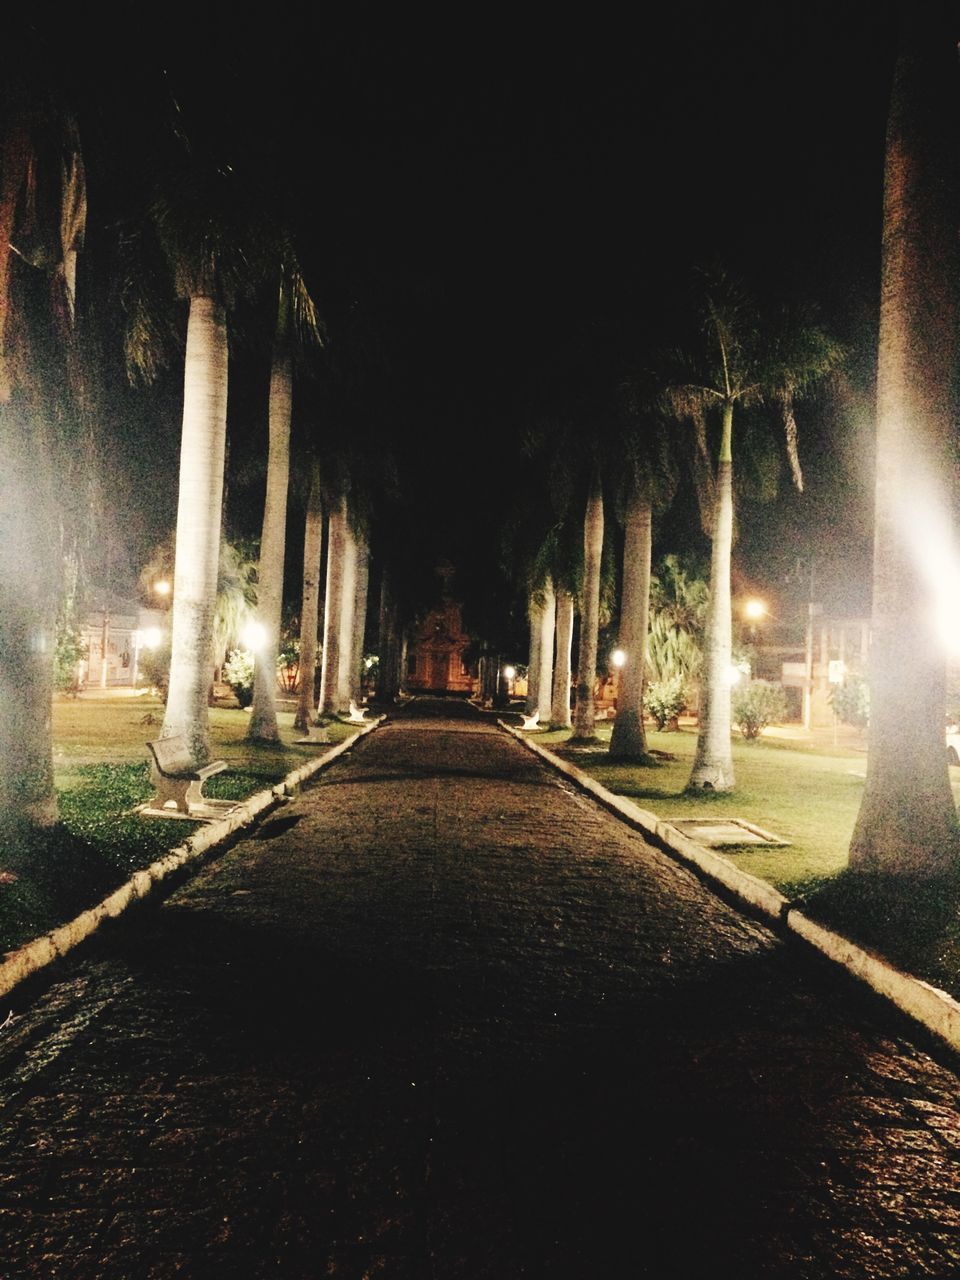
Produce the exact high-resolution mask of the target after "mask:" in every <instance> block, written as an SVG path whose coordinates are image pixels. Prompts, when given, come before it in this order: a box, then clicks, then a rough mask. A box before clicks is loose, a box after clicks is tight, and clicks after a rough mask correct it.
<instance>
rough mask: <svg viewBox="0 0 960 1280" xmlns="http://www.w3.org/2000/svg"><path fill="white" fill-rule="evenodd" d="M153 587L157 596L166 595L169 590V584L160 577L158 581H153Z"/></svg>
mask: <svg viewBox="0 0 960 1280" xmlns="http://www.w3.org/2000/svg"><path fill="white" fill-rule="evenodd" d="M153 589H154V591H155V592H156V593H157V595H158V596H168V595H169V594H170V591H171V586H170V583H169V582H167V580H166V579H165V578H161V579H160V581H159V582H155V583H154V584H153Z"/></svg>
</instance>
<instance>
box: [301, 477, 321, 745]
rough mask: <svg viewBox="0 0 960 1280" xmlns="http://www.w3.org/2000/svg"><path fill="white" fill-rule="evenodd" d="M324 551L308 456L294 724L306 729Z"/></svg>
mask: <svg viewBox="0 0 960 1280" xmlns="http://www.w3.org/2000/svg"><path fill="white" fill-rule="evenodd" d="M322 551H323V501H322V498H321V492H320V463H319V461H318V460H317V458H316V457H315V456H314V457H312V458H311V459H310V481H309V488H308V491H307V508H306V514H305V517H304V530H303V590H302V594H301V604H300V688H299V691H298V694H297V710H296V715H295V716H294V726H295V727H296V728H297V729H301V730H303V732H306V731H307V730H308V729H309V727H310V725H311V724H312V723H313V715H314V705H313V704H314V687H313V686H314V675H315V672H316V669H317V627H318V625H319V621H320V558H321V555H322Z"/></svg>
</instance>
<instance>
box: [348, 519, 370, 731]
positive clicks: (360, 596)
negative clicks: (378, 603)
mask: <svg viewBox="0 0 960 1280" xmlns="http://www.w3.org/2000/svg"><path fill="white" fill-rule="evenodd" d="M369 586H370V548H369V546H368V545H367V540H366V538H365V537H364V536H363V534H362V533H361V534H358V535H357V580H356V589H355V591H354V605H353V638H352V643H351V646H350V652H351V661H350V668H351V669H350V681H351V685H350V696H351V698H352V699H353V701H354V702H355V703H356V704H357V706H359V705H360V702H361V699H362V697H363V647H364V640H365V639H366V629H367V591H368V589H369Z"/></svg>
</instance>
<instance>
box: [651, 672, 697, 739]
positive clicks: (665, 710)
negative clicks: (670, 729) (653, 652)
mask: <svg viewBox="0 0 960 1280" xmlns="http://www.w3.org/2000/svg"><path fill="white" fill-rule="evenodd" d="M643 705H644V708H645V709H646V711H647V714H648V715H649V716H651V717H652V719H653V721H654V723H655V724H656V726H657V728H658V729H663V728H664V726H665V725H667V724H668V723H669V722H670V721H671V720H676V718H677V716H678V715H679V714H680V712H681V711H682V710H683V709H684V707H685V706H686V705H687V690H686V687H685V684H684V679H683V676H682V675H675V676H670V677H668V679H666V680H653V681H651V683H650V684H648V685H647V687H646V689H645V690H644V692H643Z"/></svg>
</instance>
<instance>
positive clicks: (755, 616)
mask: <svg viewBox="0 0 960 1280" xmlns="http://www.w3.org/2000/svg"><path fill="white" fill-rule="evenodd" d="M766 612H767V606H766V605H765V604H764V602H763V601H762V600H748V601H747V603H746V604H745V605H744V606H743V616H744V617H745V618H749V619H750V621H751V622H757V621H759V619H760V618H763V617H765V616H766Z"/></svg>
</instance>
